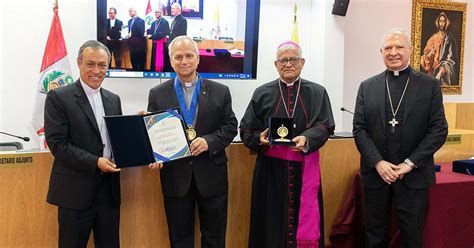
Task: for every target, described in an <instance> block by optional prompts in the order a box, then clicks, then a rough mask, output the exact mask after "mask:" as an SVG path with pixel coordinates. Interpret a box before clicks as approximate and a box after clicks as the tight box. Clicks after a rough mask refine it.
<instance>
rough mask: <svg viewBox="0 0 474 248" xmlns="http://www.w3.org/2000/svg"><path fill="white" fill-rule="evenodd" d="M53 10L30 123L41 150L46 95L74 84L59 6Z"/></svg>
mask: <svg viewBox="0 0 474 248" xmlns="http://www.w3.org/2000/svg"><path fill="white" fill-rule="evenodd" d="M53 10H54V16H53V22H52V23H51V29H50V30H49V35H48V41H47V42H46V48H45V50H44V55H43V62H42V63H41V70H40V80H39V82H38V87H37V90H36V96H35V102H34V109H33V115H32V118H31V121H30V126H31V127H30V128H31V130H32V132H33V133H34V135H33V138H34V140H35V141H36V143H37V144H38V145H39V146H40V148H41V149H46V148H47V144H46V140H45V138H44V101H45V100H46V94H48V92H49V91H51V90H54V89H56V88H58V87H61V86H64V85H67V84H71V83H73V82H74V80H73V78H72V76H71V67H70V66H69V60H68V57H67V50H66V43H65V42H64V35H63V30H62V28H61V21H60V20H59V15H58V6H57V5H55V6H54V9H53Z"/></svg>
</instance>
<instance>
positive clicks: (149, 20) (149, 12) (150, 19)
mask: <svg viewBox="0 0 474 248" xmlns="http://www.w3.org/2000/svg"><path fill="white" fill-rule="evenodd" d="M154 20H155V16H154V15H153V11H152V9H151V3H150V0H148V5H147V6H146V10H145V30H146V29H149V28H150V27H151V23H152V22H153V21H154Z"/></svg>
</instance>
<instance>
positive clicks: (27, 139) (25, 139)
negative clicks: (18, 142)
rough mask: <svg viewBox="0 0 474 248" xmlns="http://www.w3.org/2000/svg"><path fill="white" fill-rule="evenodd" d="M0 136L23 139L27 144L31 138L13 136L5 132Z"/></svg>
mask: <svg viewBox="0 0 474 248" xmlns="http://www.w3.org/2000/svg"><path fill="white" fill-rule="evenodd" d="M0 134H5V135H7V136H11V137H15V138H18V139H22V140H24V141H26V142H28V141H30V138H28V137H20V136H16V135H13V134H9V133H5V132H0Z"/></svg>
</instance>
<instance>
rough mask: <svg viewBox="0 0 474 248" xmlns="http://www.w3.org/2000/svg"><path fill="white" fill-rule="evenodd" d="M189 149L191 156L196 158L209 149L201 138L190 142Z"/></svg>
mask: <svg viewBox="0 0 474 248" xmlns="http://www.w3.org/2000/svg"><path fill="white" fill-rule="evenodd" d="M189 148H190V149H191V154H192V155H193V156H198V155H199V154H201V153H203V152H205V151H207V150H208V149H209V147H208V145H207V141H206V140H205V139H204V138H202V137H197V138H195V139H194V140H193V141H191V146H190V147H189Z"/></svg>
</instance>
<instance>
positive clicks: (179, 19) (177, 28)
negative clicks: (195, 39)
mask: <svg viewBox="0 0 474 248" xmlns="http://www.w3.org/2000/svg"><path fill="white" fill-rule="evenodd" d="M171 15H172V16H174V19H173V21H172V22H171V28H170V35H169V37H168V44H170V43H171V42H172V41H173V40H174V39H175V38H176V37H178V36H182V35H186V34H187V30H188V21H186V18H184V17H183V15H182V14H181V5H180V4H179V3H173V4H172V5H171ZM165 54H168V51H165ZM169 61H171V60H170V58H169V57H167V58H165V71H172V70H173V68H172V66H171V65H170V63H169Z"/></svg>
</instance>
